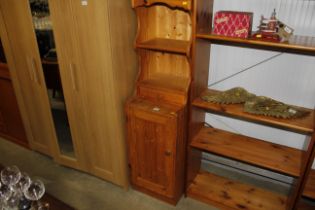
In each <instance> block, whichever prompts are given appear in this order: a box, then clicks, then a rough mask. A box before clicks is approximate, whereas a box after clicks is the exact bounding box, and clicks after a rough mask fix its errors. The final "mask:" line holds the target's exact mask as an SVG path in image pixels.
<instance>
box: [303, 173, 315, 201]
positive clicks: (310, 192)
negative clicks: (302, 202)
mask: <svg viewBox="0 0 315 210" xmlns="http://www.w3.org/2000/svg"><path fill="white" fill-rule="evenodd" d="M303 196H305V197H307V198H310V199H313V200H315V170H314V169H313V170H311V172H310V174H309V175H308V179H307V182H306V186H305V189H304V192H303Z"/></svg>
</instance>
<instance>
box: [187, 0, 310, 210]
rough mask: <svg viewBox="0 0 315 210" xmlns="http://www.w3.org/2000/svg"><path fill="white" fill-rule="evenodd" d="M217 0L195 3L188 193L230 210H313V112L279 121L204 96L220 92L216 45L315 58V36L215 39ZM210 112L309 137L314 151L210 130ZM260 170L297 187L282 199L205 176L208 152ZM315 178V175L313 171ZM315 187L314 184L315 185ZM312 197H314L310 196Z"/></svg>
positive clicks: (279, 195)
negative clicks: (212, 71) (214, 77)
mask: <svg viewBox="0 0 315 210" xmlns="http://www.w3.org/2000/svg"><path fill="white" fill-rule="evenodd" d="M214 2H215V1H214V0H196V1H194V7H193V10H192V14H193V17H194V19H193V37H192V40H193V41H192V50H191V54H192V58H193V61H192V62H193V64H194V65H193V68H192V85H191V91H190V105H191V106H190V111H189V113H190V118H189V124H188V125H189V139H188V144H187V145H188V146H187V156H188V157H187V173H186V186H187V188H186V193H187V195H188V196H189V197H192V198H195V199H197V200H200V201H203V202H206V203H209V204H211V205H214V206H216V207H218V208H221V209H225V210H226V209H227V210H243V209H248V210H258V209H259V210H292V209H299V210H304V209H305V210H306V209H307V210H309V209H311V208H309V205H307V204H305V203H302V202H301V199H300V198H301V195H302V192H303V189H302V187H303V183H304V180H305V176H306V175H307V172H308V171H309V169H310V167H311V166H310V161H309V160H310V159H311V158H312V151H313V147H314V146H315V135H314V126H315V125H314V121H315V114H314V110H313V109H308V108H304V107H296V106H292V107H296V108H299V109H303V110H306V111H309V114H308V115H306V116H304V117H300V118H291V119H283V118H275V117H269V116H262V115H255V114H250V113H246V112H244V108H243V107H244V104H218V103H210V102H206V101H204V100H202V96H204V95H213V94H218V93H220V91H218V90H213V89H208V78H209V72H208V69H209V67H210V66H209V65H211V64H210V63H211V62H210V60H209V59H210V50H211V45H212V44H219V45H227V46H236V47H244V48H253V49H263V50H270V51H280V52H288V53H294V54H302V55H312V56H313V55H315V37H310V36H298V35H294V36H292V37H291V38H290V40H289V41H287V42H268V41H262V40H255V39H241V38H232V37H226V36H218V35H213V34H211V26H212V24H213V23H212V22H213V21H212V18H213V17H214V14H213V12H214V9H213V8H214ZM206 113H212V114H216V115H221V116H225V117H230V118H235V119H239V120H243V121H248V122H251V123H257V124H261V125H266V126H269V127H271V128H278V129H282V130H286V131H290V132H294V133H299V134H302V135H305V136H307V137H308V138H309V139H310V141H309V142H310V143H309V146H308V148H306V149H305V150H303V149H295V148H291V147H287V146H283V145H279V144H274V143H270V142H269V141H268V140H266V141H265V140H262V139H257V138H254V137H249V136H244V135H240V134H236V133H233V132H228V131H224V130H220V129H217V128H212V127H206V126H205V123H204V122H205V120H206ZM203 152H206V153H211V154H214V155H218V156H220V157H224V158H228V159H232V160H235V161H237V162H243V163H246V164H250V165H254V166H256V167H259V168H263V169H266V170H269V171H273V172H276V173H280V174H283V175H286V176H290V177H292V178H293V179H294V184H293V185H292V186H291V188H290V192H289V193H288V195H281V194H278V193H275V192H271V191H269V190H266V189H263V188H261V187H254V186H251V185H248V184H246V183H243V182H242V183H240V182H239V181H235V180H234V179H233V178H227V177H224V178H223V177H220V176H217V175H215V174H213V173H210V172H204V168H203V165H202V164H201V160H202V157H203V155H202V153H203ZM311 173H313V171H312V172H311ZM312 182H314V183H312ZM313 186H315V181H314V178H312V175H310V176H309V182H308V183H307V184H306V189H305V191H304V196H307V194H308V196H309V197H310V196H314V194H313V195H312V192H315V190H314V188H313ZM310 194H311V195H310Z"/></svg>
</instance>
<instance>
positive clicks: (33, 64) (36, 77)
mask: <svg viewBox="0 0 315 210" xmlns="http://www.w3.org/2000/svg"><path fill="white" fill-rule="evenodd" d="M31 69H32V73H33V78H34V81H35V82H36V83H37V84H38V85H40V81H39V75H38V74H39V73H38V68H37V64H36V60H35V58H32V59H31Z"/></svg>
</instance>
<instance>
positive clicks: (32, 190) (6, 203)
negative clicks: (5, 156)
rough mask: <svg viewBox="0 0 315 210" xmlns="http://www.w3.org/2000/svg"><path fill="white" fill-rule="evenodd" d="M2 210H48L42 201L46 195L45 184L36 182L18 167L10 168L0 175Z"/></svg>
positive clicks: (0, 205) (0, 202)
mask: <svg viewBox="0 0 315 210" xmlns="http://www.w3.org/2000/svg"><path fill="white" fill-rule="evenodd" d="M0 180H1V182H0V210H48V209H49V205H48V204H47V203H45V204H43V203H41V202H40V199H41V198H42V197H43V195H44V194H45V185H44V183H43V182H42V181H41V180H39V179H36V180H34V181H32V180H31V178H30V177H29V176H28V175H27V174H26V173H24V172H21V171H20V170H19V168H18V167H17V166H9V167H6V168H5V169H3V170H2V171H1V174H0Z"/></svg>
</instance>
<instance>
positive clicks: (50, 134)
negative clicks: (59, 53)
mask: <svg viewBox="0 0 315 210" xmlns="http://www.w3.org/2000/svg"><path fill="white" fill-rule="evenodd" d="M0 10H1V11H0V12H1V16H2V17H1V21H0V24H1V29H0V30H1V39H2V42H3V45H4V48H5V51H6V53H7V60H8V65H9V69H10V72H11V77H12V80H13V83H15V86H16V87H19V88H18V89H19V91H18V92H19V93H20V94H19V95H21V97H18V98H19V100H22V101H21V102H20V104H23V105H24V106H25V107H23V108H22V109H21V110H22V111H23V113H22V115H24V116H25V121H26V122H27V128H28V129H27V130H26V131H27V132H28V138H29V143H30V145H31V147H32V149H34V150H37V151H39V152H42V153H45V154H47V155H52V154H51V153H52V148H51V147H52V142H53V141H55V140H56V136H55V132H54V126H53V121H52V118H51V114H50V106H49V101H48V96H47V92H46V88H45V82H44V77H43V73H42V72H43V71H42V67H41V61H40V55H39V51H38V48H37V42H36V37H35V32H34V30H33V25H32V16H31V13H30V8H29V1H27V0H22V1H21V0H10V1H0Z"/></svg>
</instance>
